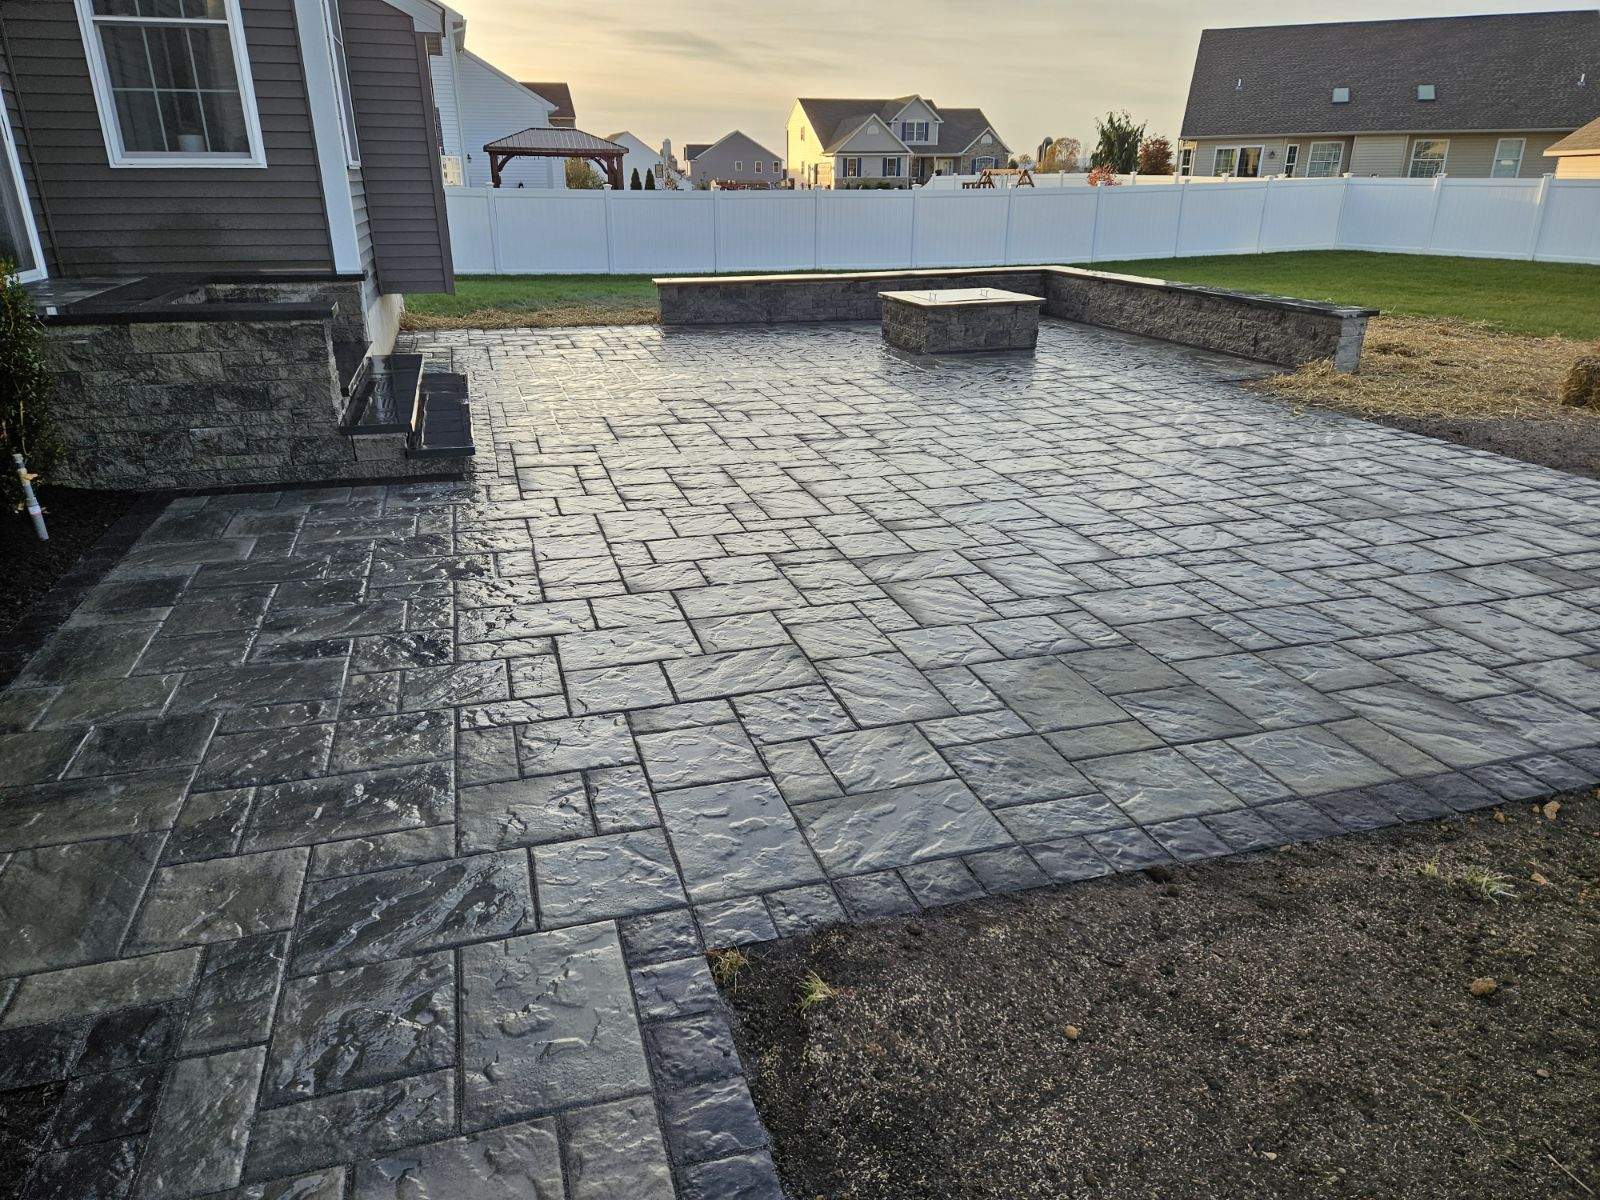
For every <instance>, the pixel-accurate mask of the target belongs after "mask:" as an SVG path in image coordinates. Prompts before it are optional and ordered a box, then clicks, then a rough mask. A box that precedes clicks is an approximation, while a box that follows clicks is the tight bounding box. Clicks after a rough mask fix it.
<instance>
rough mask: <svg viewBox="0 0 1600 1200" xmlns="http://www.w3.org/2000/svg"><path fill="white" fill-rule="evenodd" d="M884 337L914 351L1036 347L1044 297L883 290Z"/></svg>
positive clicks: (977, 290) (984, 291) (986, 291)
mask: <svg viewBox="0 0 1600 1200" xmlns="http://www.w3.org/2000/svg"><path fill="white" fill-rule="evenodd" d="M878 298H879V299H880V300H882V301H883V340H884V341H886V342H888V343H889V344H890V345H891V346H896V347H898V348H899V349H901V350H909V351H910V352H911V353H913V354H970V353H974V352H977V351H985V350H1032V349H1033V348H1034V345H1035V343H1037V342H1038V340H1039V306H1040V305H1041V304H1043V303H1044V298H1043V297H1042V296H1030V295H1028V294H1027V293H1026V292H1007V291H1002V290H1001V289H999V288H947V289H945V290H942V291H933V292H879V293H878Z"/></svg>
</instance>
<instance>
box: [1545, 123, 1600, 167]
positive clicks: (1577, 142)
mask: <svg viewBox="0 0 1600 1200" xmlns="http://www.w3.org/2000/svg"><path fill="white" fill-rule="evenodd" d="M1545 156H1546V157H1547V158H1553V159H1555V160H1556V178H1557V179H1600V117H1596V118H1595V119H1594V120H1593V121H1590V122H1589V123H1588V124H1587V125H1585V126H1584V127H1583V128H1582V129H1580V130H1578V131H1577V132H1576V133H1573V134H1569V135H1568V136H1566V137H1564V138H1562V139H1561V140H1560V141H1559V142H1557V143H1556V144H1555V145H1553V146H1551V147H1550V148H1549V149H1548V150H1546V151H1545Z"/></svg>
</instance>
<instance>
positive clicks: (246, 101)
mask: <svg viewBox="0 0 1600 1200" xmlns="http://www.w3.org/2000/svg"><path fill="white" fill-rule="evenodd" d="M222 4H223V8H224V10H225V13H226V15H225V17H224V21H225V22H226V24H227V27H228V42H229V45H230V47H231V48H232V50H233V72H234V77H235V78H236V79H237V80H238V82H239V102H240V104H241V106H242V107H243V109H244V126H245V135H246V139H247V141H248V143H249V146H250V150H249V153H247V154H223V153H220V152H214V151H207V152H205V153H202V154H185V153H184V152H182V151H169V150H128V149H127V148H126V147H124V145H123V142H122V122H121V120H120V119H119V118H118V116H117V101H116V96H115V95H114V94H113V91H112V87H111V71H110V68H109V67H108V66H107V64H106V50H105V43H104V42H102V41H101V40H100V29H99V26H101V25H179V26H187V25H192V24H194V23H195V21H196V18H193V17H103V16H96V15H95V12H94V0H75V6H76V8H77V10H78V29H79V32H80V33H81V34H82V35H83V48H84V57H85V58H86V59H87V60H88V64H89V81H90V83H91V84H92V85H93V88H94V105H95V108H96V109H97V110H99V113H100V132H101V134H102V136H103V137H104V139H105V144H106V162H107V163H108V164H109V165H110V166H112V167H116V168H145V169H149V168H154V169H157V170H171V169H173V168H183V169H188V168H194V167H199V168H204V169H214V170H227V171H236V170H240V169H247V170H248V169H252V168H254V169H263V168H265V167H266V165H267V151H266V143H265V142H264V141H263V139H262V136H261V113H260V110H259V109H258V108H257V106H256V88H255V80H254V79H253V78H252V76H251V74H250V53H249V49H248V47H247V46H246V45H245V36H244V17H243V15H242V14H241V13H240V11H239V0H222ZM210 23H211V24H217V22H215V21H211V22H210Z"/></svg>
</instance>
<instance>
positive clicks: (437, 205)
mask: <svg viewBox="0 0 1600 1200" xmlns="http://www.w3.org/2000/svg"><path fill="white" fill-rule="evenodd" d="M339 12H340V15H341V16H342V18H343V20H344V33H345V48H346V53H347V56H348V60H349V65H350V90H351V94H352V98H353V100H354V102H355V109H356V129H357V131H358V133H359V136H360V141H361V174H362V176H363V178H364V182H365V189H364V190H365V209H366V214H367V224H368V236H369V237H370V239H371V244H372V259H373V263H374V266H375V268H376V271H377V277H378V289H379V290H380V291H382V292H386V293H394V292H399V293H405V292H449V291H454V290H455V284H454V276H453V273H452V269H451V261H450V231H449V226H448V224H447V221H446V218H445V211H444V188H443V185H442V183H441V180H440V177H439V155H438V146H437V141H436V138H435V134H434V124H433V96H432V87H431V84H430V81H429V73H428V61H427V51H426V49H425V48H424V44H423V39H422V37H421V36H420V35H418V34H417V33H416V31H415V30H414V28H413V27H412V23H411V20H410V18H409V17H407V16H406V15H405V14H403V13H401V12H399V11H397V10H396V9H394V8H392V7H390V6H389V5H388V4H386V3H384V0H340V5H339ZM358 229H359V226H358Z"/></svg>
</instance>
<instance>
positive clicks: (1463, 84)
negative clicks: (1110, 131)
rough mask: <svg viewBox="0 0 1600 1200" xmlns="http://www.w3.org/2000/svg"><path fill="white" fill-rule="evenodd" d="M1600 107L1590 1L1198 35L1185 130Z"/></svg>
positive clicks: (1376, 126)
mask: <svg viewBox="0 0 1600 1200" xmlns="http://www.w3.org/2000/svg"><path fill="white" fill-rule="evenodd" d="M1419 84H1433V85H1434V88H1435V91H1436V96H1437V98H1436V99H1434V100H1418V99H1417V85H1419ZM1336 87H1347V88H1349V89H1350V101H1349V103H1348V104H1334V103H1333V89H1334V88H1336ZM1597 108H1600V11H1596V10H1593V9H1589V10H1573V11H1570V12H1542V13H1499V14H1491V15H1485V16H1472V17H1423V18H1416V19H1410V20H1404V21H1339V22H1334V23H1330V24H1316V25H1265V26H1255V27H1251V28H1244V29H1207V30H1205V31H1204V32H1202V33H1201V35H1200V48H1199V51H1198V52H1197V53H1196V55H1195V62H1194V76H1193V78H1192V80H1191V81H1190V84H1189V104H1188V107H1187V108H1186V109H1185V111H1184V115H1183V133H1182V136H1183V137H1186V138H1194V137H1229V136H1233V135H1238V134H1251V135H1257V134H1274V133H1378V132H1395V133H1401V132H1404V133H1411V132H1423V133H1445V132H1467V131H1471V130H1532V129H1576V128H1577V127H1578V126H1579V125H1582V124H1583V123H1584V122H1585V121H1587V120H1589V119H1590V118H1591V117H1593V116H1594V115H1595V111H1596V109H1597Z"/></svg>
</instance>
